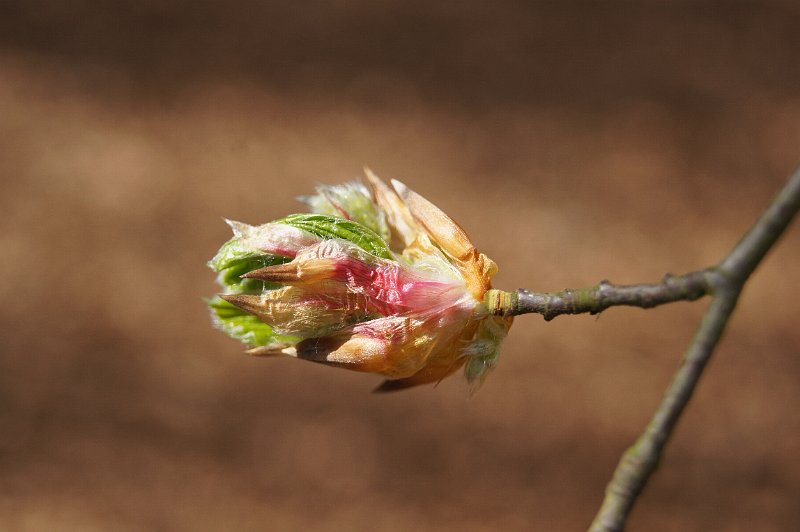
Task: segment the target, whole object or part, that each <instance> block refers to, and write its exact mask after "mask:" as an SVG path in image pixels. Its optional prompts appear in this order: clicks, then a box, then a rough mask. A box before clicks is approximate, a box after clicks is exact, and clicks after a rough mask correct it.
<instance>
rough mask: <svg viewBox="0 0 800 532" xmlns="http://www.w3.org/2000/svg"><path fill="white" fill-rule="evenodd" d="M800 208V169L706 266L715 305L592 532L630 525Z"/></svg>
mask: <svg viewBox="0 0 800 532" xmlns="http://www.w3.org/2000/svg"><path fill="white" fill-rule="evenodd" d="M798 210H800V168H798V169H797V170H795V172H794V174H793V175H792V176H791V177H790V178H789V180H788V181H787V183H786V185H785V186H784V187H783V189H782V190H781V191H780V192H779V193H778V194H777V195H776V196H775V197H774V198H773V200H772V202H771V203H770V205H769V206H768V207H767V209H766V210H765V211H764V212H763V213H762V214H761V216H760V217H759V219H758V220H757V221H756V222H755V224H753V226H752V227H751V228H750V230H749V231H748V232H747V233H746V234H745V236H744V237H743V238H742V240H740V241H739V243H738V244H737V245H736V246H735V247H734V248H733V250H732V251H731V252H730V254H729V255H728V256H727V257H726V258H725V259H724V260H723V261H722V262H721V263H720V265H719V266H717V267H715V268H710V269H708V270H705V272H706V275H705V278H706V280H707V281H708V282H709V285H708V286H709V288H710V289H711V293H712V294H713V296H714V297H713V299H712V301H711V305H710V306H709V308H708V310H707V311H706V314H705V316H704V317H703V321H702V322H701V323H700V327H699V329H698V330H697V333H696V334H695V336H694V339H693V340H692V343H691V344H690V345H689V348H688V349H687V351H686V353H685V354H684V356H683V361H682V363H681V366H680V367H679V368H678V370H677V372H676V373H675V375H674V377H673V379H672V382H671V383H670V385H669V387H668V388H667V391H666V393H665V394H664V397H663V399H662V400H661V404H660V405H659V406H658V409H657V410H656V412H655V414H654V415H653V418H652V419H651V420H650V422H649V423H648V424H647V427H646V428H645V430H644V432H643V433H642V435H641V436H640V437H639V439H638V440H636V443H634V444H633V445H632V446H631V447H630V448H629V449H628V450H627V451H625V453H624V454H623V455H622V458H621V459H620V462H619V465H617V468H616V470H615V471H614V475H613V477H612V479H611V482H610V483H609V484H608V487H607V488H606V496H605V499H604V500H603V504H602V506H601V507H600V510H599V511H598V513H597V516H596V517H595V519H594V521H593V522H592V525H591V527H590V531H592V532H600V531H604V532H605V531H619V530H623V528H624V527H625V522H626V520H627V517H628V514H629V513H630V510H631V508H632V507H633V504H634V502H635V501H636V498H637V497H638V495H639V494H640V493H641V491H642V489H644V486H645V484H646V483H647V480H648V479H649V478H650V475H651V474H652V473H653V471H655V469H656V467H657V465H658V461H659V459H660V458H661V453H662V452H663V450H664V446H665V445H666V443H667V440H668V439H669V437H670V435H671V434H672V432H673V430H674V428H675V425H676V423H677V421H678V418H679V417H680V415H681V413H682V412H683V409H684V408H685V407H686V404H687V403H688V402H689V399H690V398H691V396H692V393H693V392H694V389H695V386H696V385H697V382H698V380H699V379H700V375H701V374H702V372H703V368H705V366H706V364H707V363H708V360H709V359H710V358H711V355H712V353H713V351H714V348H715V347H716V346H717V343H718V342H719V340H720V338H721V337H722V333H723V331H724V330H725V326H726V325H727V323H728V319H729V318H730V316H731V314H732V313H733V309H734V307H735V306H736V302H737V301H738V299H739V295H740V294H741V291H742V288H743V287H744V284H745V282H747V280H748V278H749V277H750V275H751V274H752V273H753V271H754V270H755V268H756V267H757V266H758V264H759V263H760V262H761V260H762V259H763V258H764V256H765V255H766V254H767V252H768V251H769V250H770V248H772V246H773V245H774V244H775V242H776V241H777V240H778V238H780V236H781V235H782V234H783V232H784V230H785V229H786V227H788V225H789V224H790V223H791V221H792V219H793V218H794V216H795V215H796V214H797V212H798Z"/></svg>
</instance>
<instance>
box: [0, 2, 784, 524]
mask: <svg viewBox="0 0 800 532" xmlns="http://www.w3.org/2000/svg"><path fill="white" fill-rule="evenodd" d="M798 27H800V7H798V3H797V2H794V1H789V0H787V1H785V2H780V1H771V2H764V1H761V2H756V1H753V2H747V1H729V2H712V3H709V2H694V1H683V2H672V1H670V2H667V1H664V2H659V1H640V2H627V1H625V2H624V1H612V2H603V3H599V2H598V3H596V2H566V3H564V2H509V3H502V4H500V3H494V2H468V3H463V2H439V3H436V5H435V6H431V5H429V3H428V2H421V1H404V2H400V1H397V2H395V1H386V2H381V3H377V4H376V3H374V2H362V1H350V2H294V3H290V2H286V3H270V2H256V1H240V2H230V3H222V2H220V3H218V4H217V3H199V4H198V3H196V2H188V1H179V0H161V1H150V0H147V1H144V2H97V1H94V0H82V1H76V2H59V1H56V0H50V1H47V0H41V1H35V0H29V1H25V2H21V1H20V2H16V3H15V2H2V3H1V4H0V182H2V185H1V186H2V188H0V190H2V194H0V208H2V216H0V250H1V251H0V275H1V276H2V282H0V294H1V295H2V301H3V304H2V305H0V332H1V333H2V342H1V344H2V347H0V528H2V529H3V530H301V529H302V530H321V531H322V530H324V531H330V530H387V531H389V530H411V529H414V530H437V531H438V530H459V531H462V530H476V531H477V530H519V531H522V530H548V531H559V530H581V529H584V528H585V527H586V526H587V525H588V523H589V522H590V520H591V518H592V516H593V514H594V512H595V510H596V508H597V506H598V505H599V502H600V500H601V498H602V493H603V488H604V486H605V484H606V482H607V480H608V478H609V476H610V474H611V471H612V470H613V468H614V466H615V465H616V462H617V459H618V457H619V455H620V453H621V452H622V450H623V449H624V448H625V447H626V446H627V445H628V444H629V443H630V442H631V441H632V440H633V439H634V438H635V436H636V435H637V433H638V432H639V431H640V430H641V428H642V427H643V426H644V424H645V422H646V420H647V419H648V417H649V415H650V413H651V412H652V410H653V409H654V407H655V406H656V404H657V402H658V400H659V398H660V396H661V393H662V390H663V389H664V387H665V385H666V384H667V382H668V380H669V378H670V375H671V373H672V371H673V370H674V369H675V367H676V365H677V363H678V360H679V356H680V353H681V352H682V350H683V348H684V347H685V346H686V344H687V342H688V341H689V339H690V337H691V335H692V333H693V331H694V328H695V327H696V325H697V321H698V318H699V317H700V316H701V314H702V311H703V309H704V308H705V306H706V302H697V303H694V304H688V303H681V304H675V305H670V306H668V307H664V308H660V309H655V310H650V311H642V310H636V309H612V310H610V311H608V312H607V313H605V314H603V315H602V317H600V318H599V319H596V318H594V317H589V316H580V317H571V318H570V317H565V318H559V319H557V320H555V321H554V322H551V323H544V322H543V321H542V319H541V318H540V317H538V316H524V317H521V318H518V319H517V322H516V324H515V326H514V328H513V329H512V334H511V336H510V338H509V339H508V341H507V343H506V345H505V348H504V351H503V356H502V360H501V364H500V366H499V368H498V369H497V370H496V371H495V373H494V374H493V375H492V376H491V377H490V378H489V379H488V380H487V382H486V385H485V386H484V388H483V389H482V390H481V391H480V393H478V394H477V395H476V396H475V397H473V398H471V399H470V398H468V396H467V391H466V386H465V384H464V383H463V379H462V378H461V377H460V376H459V377H456V378H452V379H450V380H448V381H445V382H444V383H442V384H441V385H440V386H439V387H438V388H432V387H428V388H420V389H415V390H411V391H408V392H405V393H399V394H395V395H390V396H373V395H371V394H370V393H369V391H370V390H371V388H372V387H374V386H375V385H376V384H377V383H378V382H379V380H380V379H378V378H375V377H373V376H370V375H359V374H353V373H348V372H344V371H337V370H333V369H329V368H325V367H319V366H316V365H313V364H308V363H302V362H297V361H293V360H263V359H251V358H248V357H246V356H244V355H242V354H241V346H239V345H238V344H237V343H236V342H234V341H232V340H229V339H227V338H226V337H225V336H224V335H223V334H221V333H219V332H218V331H215V330H213V329H212V327H211V326H210V324H209V320H208V317H207V314H206V310H205V308H204V306H203V303H202V300H201V297H203V296H206V295H209V294H211V293H213V292H214V290H215V285H214V283H213V274H212V273H211V272H210V271H208V270H207V269H206V267H205V261H206V260H207V259H208V258H209V257H210V256H211V255H212V254H213V253H214V252H215V250H216V248H217V246H218V245H219V244H220V243H222V242H223V241H224V240H225V239H227V238H228V228H227V227H226V226H225V225H224V224H223V223H222V221H221V217H222V216H226V217H231V218H235V219H241V220H243V221H247V222H251V223H259V222H265V221H268V220H270V219H274V218H276V217H279V216H281V215H284V214H286V213H289V212H293V211H296V210H297V209H298V208H299V207H298V206H297V205H296V204H295V203H294V201H293V198H294V196H296V195H299V194H303V193H307V192H309V191H310V190H311V189H312V187H313V186H314V185H315V184H316V183H336V182H341V181H343V180H346V179H349V178H352V177H354V176H356V175H358V173H359V172H360V169H361V166H362V165H363V164H368V165H370V166H371V167H372V168H373V169H374V170H375V171H376V172H377V173H378V174H379V175H382V176H383V177H385V178H400V179H403V180H405V181H406V182H407V183H408V184H409V185H410V186H411V187H413V188H415V189H417V190H418V191H419V192H421V193H423V194H424V195H426V196H428V197H429V198H430V199H432V200H433V201H434V202H436V203H438V204H439V205H440V206H441V207H442V208H444V209H445V210H446V211H447V212H449V213H450V214H451V215H452V216H453V217H454V218H456V219H457V220H459V221H460V222H461V224H462V225H463V226H464V227H465V228H467V230H468V231H469V233H470V235H471V236H472V237H473V239H474V241H475V242H476V243H477V244H478V246H479V247H480V248H481V249H482V250H483V251H485V252H486V253H487V254H489V255H490V256H491V257H492V258H494V259H495V260H496V261H497V262H498V263H499V264H500V267H501V273H500V274H499V275H498V277H497V278H496V285H497V286H498V287H502V288H507V289H512V288H516V287H518V286H526V287H530V288H532V289H536V290H556V289H561V288H563V287H565V286H583V285H588V284H593V283H595V282H597V281H598V280H600V279H602V278H609V279H611V280H613V281H616V282H623V283H625V282H643V281H654V280H657V279H658V278H660V277H661V275H663V274H664V273H665V272H668V271H669V272H674V273H682V272H685V271H689V270H692V269H697V268H701V267H704V266H706V265H709V264H711V263H713V262H714V261H716V260H718V259H719V258H721V257H722V256H723V254H724V253H725V252H726V251H727V250H728V249H729V248H730V247H731V246H732V245H733V244H734V243H735V242H736V240H737V239H738V237H739V236H740V234H741V233H742V232H743V231H744V230H745V228H746V227H747V226H748V225H749V224H750V223H751V221H752V220H753V219H754V217H755V216H756V215H757V214H758V212H759V211H760V210H761V209H762V207H763V206H764V205H765V204H766V203H767V202H768V200H769V198H770V196H771V195H772V194H773V193H774V192H775V191H776V190H777V188H778V187H779V186H780V185H781V183H782V182H783V180H784V178H785V176H786V175H787V174H788V173H789V172H790V171H791V169H792V168H793V166H794V165H795V163H796V162H797V161H798V158H800V68H798V66H800V61H799V59H800V32H798V31H797V28H798ZM799 239H800V228H799V227H798V226H797V224H795V226H794V227H793V228H792V229H791V230H790V231H789V232H788V233H787V234H786V235H785V237H784V239H783V240H782V241H781V243H780V245H779V246H778V247H777V248H776V249H775V250H774V252H773V253H772V254H771V255H770V256H769V257H768V259H767V261H766V263H765V264H763V266H762V267H761V268H760V269H759V270H758V272H757V274H756V276H755V277H754V279H753V280H752V283H751V284H750V285H749V288H748V289H747V290H746V292H745V294H744V296H743V299H742V301H741V303H740V307H739V309H738V310H737V313H736V314H735V317H734V319H733V320H732V322H731V324H730V329H729V331H728V334H727V336H726V338H725V340H724V342H723V344H722V346H721V348H720V349H719V351H718V352H717V354H716V356H715V359H714V360H713V362H712V364H711V365H710V367H709V368H708V372H707V374H706V375H705V377H704V379H703V381H702V383H701V387H700V389H699V392H698V394H697V395H696V397H695V399H694V400H693V401H692V403H691V405H690V408H689V410H688V412H687V413H686V415H685V417H684V419H683V420H682V421H681V423H680V426H679V430H678V433H677V435H676V437H675V439H674V440H673V441H672V442H671V444H670V446H669V448H668V452H667V454H666V457H665V459H664V461H663V463H662V468H661V470H660V471H659V472H658V473H657V475H656V476H655V478H654V480H653V482H652V483H651V484H650V485H649V486H648V488H647V490H646V492H645V494H644V496H643V497H642V499H641V500H640V501H639V504H638V506H637V507H636V509H635V512H634V515H633V518H632V522H631V530H648V531H650V530H652V531H659V530H787V531H788V530H797V525H798V523H800V460H798V456H800V416H799V415H798V413H797V412H798V404H800V386H799V385H800V349H799V348H798V345H800V329H798V327H797V300H798V296H800V282H799V281H798V278H799V277H798V272H800V246H798V240H799Z"/></svg>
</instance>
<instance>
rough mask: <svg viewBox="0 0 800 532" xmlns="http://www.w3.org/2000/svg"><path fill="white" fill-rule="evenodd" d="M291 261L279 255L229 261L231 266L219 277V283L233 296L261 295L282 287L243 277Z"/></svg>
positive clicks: (256, 256)
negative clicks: (266, 291)
mask: <svg viewBox="0 0 800 532" xmlns="http://www.w3.org/2000/svg"><path fill="white" fill-rule="evenodd" d="M291 260H292V259H290V258H288V257H281V256H279V255H255V256H250V257H245V258H242V259H239V260H236V261H229V262H227V264H229V266H228V267H226V268H225V269H224V270H222V271H221V272H220V273H219V275H218V276H217V283H219V285H220V286H222V287H223V288H225V292H226V293H231V294H233V293H235V294H260V293H261V292H263V291H264V290H273V289H275V288H279V287H280V286H281V285H280V284H278V283H269V282H265V281H261V280H259V279H242V278H241V276H242V275H244V274H246V273H247V272H251V271H253V270H257V269H259V268H265V267H267V266H274V265H275V264H284V263H286V262H290V261H291Z"/></svg>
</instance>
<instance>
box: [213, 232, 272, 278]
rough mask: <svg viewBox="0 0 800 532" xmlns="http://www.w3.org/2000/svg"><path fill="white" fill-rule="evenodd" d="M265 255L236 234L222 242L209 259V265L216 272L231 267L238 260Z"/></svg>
mask: <svg viewBox="0 0 800 532" xmlns="http://www.w3.org/2000/svg"><path fill="white" fill-rule="evenodd" d="M261 255H263V253H261V252H259V251H258V250H255V249H253V248H251V247H250V246H248V245H246V244H245V243H244V242H243V240H242V238H240V237H238V236H235V237H233V238H231V239H230V240H228V241H227V242H225V243H224V244H222V247H220V248H219V251H217V254H216V255H214V258H213V259H211V260H210V261H208V267H209V268H211V269H212V270H214V271H215V272H219V271H222V270H224V269H226V268H230V267H231V266H233V265H234V264H236V263H237V262H240V261H242V260H246V259H251V258H254V257H258V256H261Z"/></svg>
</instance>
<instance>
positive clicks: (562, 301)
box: [487, 269, 716, 321]
mask: <svg viewBox="0 0 800 532" xmlns="http://www.w3.org/2000/svg"><path fill="white" fill-rule="evenodd" d="M715 273H716V272H714V270H712V269H708V270H701V271H697V272H691V273H687V274H685V275H669V274H667V275H665V276H664V278H663V279H662V280H661V282H660V283H655V284H634V285H615V284H612V283H610V282H609V281H605V280H604V281H600V283H599V284H597V285H595V286H593V287H590V288H567V289H564V290H562V291H561V292H557V293H538V292H531V291H530V290H526V289H524V288H520V289H519V290H517V292H516V293H511V294H508V293H500V291H499V290H491V291H490V292H489V293H488V294H487V304H488V305H489V308H490V309H492V312H493V313H494V314H499V315H504V316H516V315H518V314H530V313H535V314H541V315H542V316H543V317H544V319H545V321H550V320H552V319H553V318H555V317H556V316H560V315H562V314H586V313H589V314H599V313H600V312H602V311H604V310H605V309H607V308H609V307H615V306H619V305H625V306H630V307H640V308H651V307H656V306H658V305H663V304H664V303H672V302H674V301H694V300H696V299H699V298H701V297H703V296H705V295H707V294H710V293H711V291H712V284H713V283H712V277H713V276H714V275H715Z"/></svg>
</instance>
